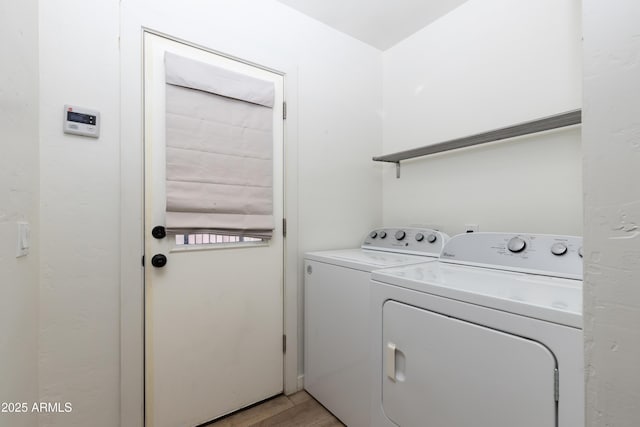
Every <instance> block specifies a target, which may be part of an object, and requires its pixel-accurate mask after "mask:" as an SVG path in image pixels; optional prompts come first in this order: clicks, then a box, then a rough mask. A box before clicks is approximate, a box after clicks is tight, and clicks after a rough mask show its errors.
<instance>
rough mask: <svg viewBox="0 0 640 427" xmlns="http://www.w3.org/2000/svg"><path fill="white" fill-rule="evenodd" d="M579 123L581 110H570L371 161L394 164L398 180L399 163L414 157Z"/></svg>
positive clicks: (580, 121) (386, 155)
mask: <svg viewBox="0 0 640 427" xmlns="http://www.w3.org/2000/svg"><path fill="white" fill-rule="evenodd" d="M580 123H582V110H572V111H567V112H565V113H560V114H556V115H553V116H549V117H543V118H541V119H536V120H531V121H528V122H523V123H519V124H517V125H513V126H507V127H503V128H500V129H495V130H490V131H488V132H482V133H477V134H475V135H470V136H465V137H462V138H456V139H451V140H449V141H444V142H439V143H436V144H431V145H425V146H423V147H418V148H412V149H410V150H406V151H399V152H397V153H392V154H385V155H383V156H376V157H374V158H373V160H374V161H375V162H388V163H395V164H396V178H400V162H401V161H402V160H408V159H414V158H416V157H422V156H428V155H430V154H436V153H442V152H444V151H451V150H457V149H459V148H466V147H472V146H474V145H480V144H486V143H489V142H494V141H500V140H503V139H508V138H515V137H517V136H523V135H529V134H532V133H538V132H544V131H547V130H551V129H557V128H562V127H566V126H573V125H577V124H580Z"/></svg>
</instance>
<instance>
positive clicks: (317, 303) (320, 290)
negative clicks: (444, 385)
mask: <svg viewBox="0 0 640 427" xmlns="http://www.w3.org/2000/svg"><path fill="white" fill-rule="evenodd" d="M447 240H448V236H447V235H446V234H444V233H441V232H439V231H436V230H432V229H425V228H380V229H376V230H373V231H371V232H370V233H369V234H368V235H367V237H366V238H365V239H364V241H363V243H362V245H361V247H360V248H358V249H343V250H332V251H322V252H310V253H307V254H305V297H304V300H305V324H304V331H305V358H304V359H305V362H304V367H305V368H304V371H305V376H304V384H305V389H306V390H307V391H308V392H309V393H310V394H311V395H312V396H313V397H314V398H316V399H317V400H318V401H319V402H320V403H321V404H322V405H324V406H325V407H326V408H327V409H328V410H329V411H331V412H332V413H333V414H334V415H335V416H336V417H337V418H339V419H340V420H341V421H342V422H343V423H345V424H346V425H348V426H349V427H368V426H370V425H371V419H370V395H371V383H370V380H369V371H370V354H369V335H370V331H369V328H370V316H369V287H370V278H371V277H370V275H371V271H372V270H376V269H383V268H388V267H394V266H401V265H409V264H417V263H423V262H425V261H426V260H429V259H432V260H435V259H436V257H437V256H438V255H439V254H440V251H441V250H442V248H443V245H444V243H445V242H446V241H447Z"/></svg>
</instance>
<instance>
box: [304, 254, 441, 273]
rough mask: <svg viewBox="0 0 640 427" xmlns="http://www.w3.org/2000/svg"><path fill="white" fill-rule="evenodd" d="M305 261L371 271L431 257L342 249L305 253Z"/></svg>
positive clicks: (419, 261)
mask: <svg viewBox="0 0 640 427" xmlns="http://www.w3.org/2000/svg"><path fill="white" fill-rule="evenodd" d="M304 257H305V259H308V260H313V261H319V262H324V263H327V264H333V265H338V266H341V267H346V268H353V269H355V270H362V271H372V270H378V269H381V268H389V267H397V266H403V265H410V264H418V263H423V262H426V261H428V260H430V259H434V260H435V258H431V257H426V256H417V255H406V254H398V253H393V252H382V251H377V250H366V249H342V250H333V251H321V252H307V253H306V254H305V256H304Z"/></svg>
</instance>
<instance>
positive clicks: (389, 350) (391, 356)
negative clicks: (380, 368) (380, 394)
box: [385, 342, 397, 382]
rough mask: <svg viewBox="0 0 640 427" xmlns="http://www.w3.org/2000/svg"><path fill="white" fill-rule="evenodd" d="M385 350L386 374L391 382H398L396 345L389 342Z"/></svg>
mask: <svg viewBox="0 0 640 427" xmlns="http://www.w3.org/2000/svg"><path fill="white" fill-rule="evenodd" d="M385 350H386V355H385V356H386V357H385V359H386V360H385V372H386V374H387V377H389V379H390V380H391V381H393V382H396V350H397V349H396V345H395V344H394V343H392V342H388V343H387V347H386V349H385Z"/></svg>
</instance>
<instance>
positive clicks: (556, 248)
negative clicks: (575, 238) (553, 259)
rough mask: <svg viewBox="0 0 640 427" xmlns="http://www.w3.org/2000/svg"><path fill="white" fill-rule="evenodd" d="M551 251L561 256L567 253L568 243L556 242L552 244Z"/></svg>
mask: <svg viewBox="0 0 640 427" xmlns="http://www.w3.org/2000/svg"><path fill="white" fill-rule="evenodd" d="M551 253H552V254H554V255H557V256H561V255H564V254H566V253H567V245H565V244H564V243H554V244H553V245H552V246H551Z"/></svg>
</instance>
